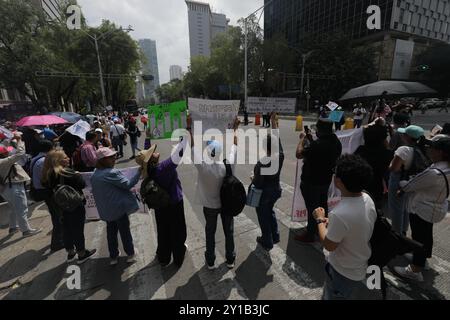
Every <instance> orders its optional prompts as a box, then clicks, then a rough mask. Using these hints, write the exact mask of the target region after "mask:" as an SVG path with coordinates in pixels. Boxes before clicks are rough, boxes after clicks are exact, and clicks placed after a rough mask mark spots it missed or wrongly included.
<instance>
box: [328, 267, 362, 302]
mask: <svg viewBox="0 0 450 320" xmlns="http://www.w3.org/2000/svg"><path fill="white" fill-rule="evenodd" d="M325 271H326V279H325V285H324V287H323V295H322V300H348V299H349V298H350V296H351V294H352V292H353V290H354V289H355V288H356V286H357V285H358V284H359V282H358V281H354V280H351V279H348V278H346V277H344V276H343V275H341V274H340V273H339V272H337V271H336V270H335V269H334V268H333V267H332V266H331V264H329V263H327V265H326V266H325Z"/></svg>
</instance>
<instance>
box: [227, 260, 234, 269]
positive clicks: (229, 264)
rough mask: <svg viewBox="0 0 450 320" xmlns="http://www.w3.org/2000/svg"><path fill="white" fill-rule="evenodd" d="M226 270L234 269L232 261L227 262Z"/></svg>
mask: <svg viewBox="0 0 450 320" xmlns="http://www.w3.org/2000/svg"><path fill="white" fill-rule="evenodd" d="M227 268H228V269H233V268H234V261H233V262H227Z"/></svg>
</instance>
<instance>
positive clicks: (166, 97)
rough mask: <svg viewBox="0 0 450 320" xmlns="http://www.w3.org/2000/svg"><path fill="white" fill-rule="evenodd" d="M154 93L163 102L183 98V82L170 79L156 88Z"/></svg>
mask: <svg viewBox="0 0 450 320" xmlns="http://www.w3.org/2000/svg"><path fill="white" fill-rule="evenodd" d="M156 94H157V95H158V97H159V99H160V100H161V101H163V102H165V103H170V102H175V101H180V100H183V99H185V95H184V83H183V81H182V80H179V79H175V80H172V81H170V82H169V83H165V84H163V85H162V86H160V87H159V88H157V89H156Z"/></svg>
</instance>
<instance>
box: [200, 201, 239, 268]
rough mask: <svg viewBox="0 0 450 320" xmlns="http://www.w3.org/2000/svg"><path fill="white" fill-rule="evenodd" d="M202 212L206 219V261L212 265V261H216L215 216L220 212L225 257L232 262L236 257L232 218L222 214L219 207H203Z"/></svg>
mask: <svg viewBox="0 0 450 320" xmlns="http://www.w3.org/2000/svg"><path fill="white" fill-rule="evenodd" d="M203 214H204V215H205V219H206V226H205V233H206V252H205V258H206V262H207V263H208V265H210V266H211V265H214V262H215V261H216V252H215V250H216V230H217V217H218V216H219V214H220V217H221V218H222V226H223V233H224V234H225V252H226V254H225V255H226V259H227V262H228V263H233V262H234V260H235V259H236V252H235V251H234V218H233V217H232V216H228V215H225V214H223V213H222V212H221V209H210V208H203Z"/></svg>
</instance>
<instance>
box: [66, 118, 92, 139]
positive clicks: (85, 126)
mask: <svg viewBox="0 0 450 320" xmlns="http://www.w3.org/2000/svg"><path fill="white" fill-rule="evenodd" d="M90 130H91V125H90V124H89V123H87V122H86V121H83V120H79V121H78V122H77V123H75V124H74V125H73V126H71V127H69V128H67V129H66V131H67V132H68V133H70V134H72V135H74V136H77V137H80V138H81V139H83V140H86V133H87V132H89V131H90Z"/></svg>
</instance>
